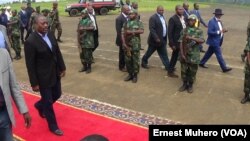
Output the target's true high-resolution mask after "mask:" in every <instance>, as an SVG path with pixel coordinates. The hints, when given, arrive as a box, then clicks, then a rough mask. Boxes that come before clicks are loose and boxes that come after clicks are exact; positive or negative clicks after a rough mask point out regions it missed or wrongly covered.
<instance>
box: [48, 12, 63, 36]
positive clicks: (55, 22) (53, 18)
mask: <svg viewBox="0 0 250 141" xmlns="http://www.w3.org/2000/svg"><path fill="white" fill-rule="evenodd" d="M49 26H50V31H51V32H52V33H53V34H54V35H55V32H56V29H57V40H60V38H61V35H62V26H61V22H60V20H59V11H58V10H57V9H54V10H52V12H51V13H50V25H49ZM55 37H56V36H55Z"/></svg>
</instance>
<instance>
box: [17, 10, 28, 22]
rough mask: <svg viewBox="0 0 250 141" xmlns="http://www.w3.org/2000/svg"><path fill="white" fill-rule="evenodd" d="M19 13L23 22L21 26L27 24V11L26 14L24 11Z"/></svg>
mask: <svg viewBox="0 0 250 141" xmlns="http://www.w3.org/2000/svg"><path fill="white" fill-rule="evenodd" d="M18 14H19V16H20V20H21V24H22V25H20V26H23V25H25V26H27V25H28V22H29V19H28V15H27V13H25V14H24V13H23V12H22V11H20V12H19V13H18Z"/></svg>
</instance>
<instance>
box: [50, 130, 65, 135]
mask: <svg viewBox="0 0 250 141" xmlns="http://www.w3.org/2000/svg"><path fill="white" fill-rule="evenodd" d="M51 132H52V133H54V134H55V135H57V136H62V135H63V131H62V130H60V129H56V130H54V131H51Z"/></svg>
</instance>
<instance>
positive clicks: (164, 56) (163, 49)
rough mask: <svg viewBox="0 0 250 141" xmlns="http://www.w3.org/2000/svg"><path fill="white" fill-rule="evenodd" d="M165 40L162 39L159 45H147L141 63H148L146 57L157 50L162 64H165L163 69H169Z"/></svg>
mask: <svg viewBox="0 0 250 141" xmlns="http://www.w3.org/2000/svg"><path fill="white" fill-rule="evenodd" d="M166 43H167V42H166V41H164V42H163V43H162V45H161V46H156V45H152V44H151V45H149V46H148V49H147V51H146V53H145V54H144V55H143V57H142V64H148V59H149V58H150V56H151V55H152V54H153V53H154V52H155V51H157V53H158V55H159V57H160V59H161V61H162V64H163V65H164V66H165V69H166V70H168V69H169V60H168V53H167V49H166Z"/></svg>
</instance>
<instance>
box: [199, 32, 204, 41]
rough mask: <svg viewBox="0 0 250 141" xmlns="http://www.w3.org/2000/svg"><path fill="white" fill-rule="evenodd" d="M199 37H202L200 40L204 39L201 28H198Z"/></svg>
mask: <svg viewBox="0 0 250 141" xmlns="http://www.w3.org/2000/svg"><path fill="white" fill-rule="evenodd" d="M198 35H199V38H200V39H202V40H205V39H204V34H203V31H202V30H199V34H198Z"/></svg>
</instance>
